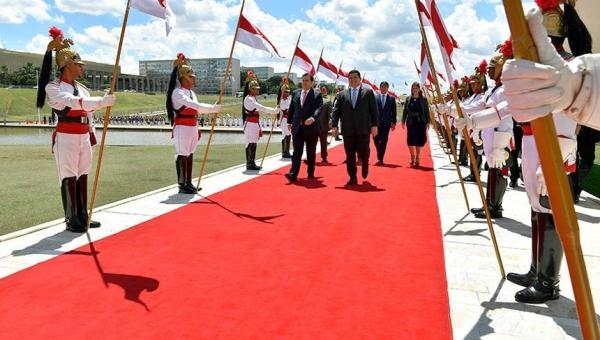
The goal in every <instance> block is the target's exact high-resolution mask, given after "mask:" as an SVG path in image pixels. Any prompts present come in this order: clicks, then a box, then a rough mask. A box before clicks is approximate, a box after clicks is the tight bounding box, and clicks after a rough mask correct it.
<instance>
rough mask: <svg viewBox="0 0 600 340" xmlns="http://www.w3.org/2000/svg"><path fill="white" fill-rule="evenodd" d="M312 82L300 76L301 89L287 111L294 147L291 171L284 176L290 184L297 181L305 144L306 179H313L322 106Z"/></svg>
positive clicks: (309, 78)
mask: <svg viewBox="0 0 600 340" xmlns="http://www.w3.org/2000/svg"><path fill="white" fill-rule="evenodd" d="M313 81H314V78H313V76H312V75H310V74H308V73H305V74H304V75H303V76H302V89H300V90H296V91H295V92H294V95H293V97H292V103H291V104H290V108H289V111H288V122H291V124H292V143H293V145H294V154H293V155H292V169H291V170H290V172H289V173H287V174H285V177H286V178H287V179H288V180H289V181H290V182H296V181H297V179H298V172H299V171H300V163H301V160H302V153H303V152H304V144H306V160H307V167H308V169H307V172H308V178H309V179H312V178H315V158H316V152H317V141H318V139H319V131H320V126H319V125H320V122H319V114H320V113H321V107H322V106H323V97H322V96H321V94H320V93H318V92H315V90H314V89H313V87H312V85H313Z"/></svg>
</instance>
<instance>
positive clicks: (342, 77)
mask: <svg viewBox="0 0 600 340" xmlns="http://www.w3.org/2000/svg"><path fill="white" fill-rule="evenodd" d="M338 71H339V73H338V83H340V84H346V85H348V84H349V83H350V82H349V80H348V77H350V75H349V74H348V72H346V71H344V70H342V69H339V70H338Z"/></svg>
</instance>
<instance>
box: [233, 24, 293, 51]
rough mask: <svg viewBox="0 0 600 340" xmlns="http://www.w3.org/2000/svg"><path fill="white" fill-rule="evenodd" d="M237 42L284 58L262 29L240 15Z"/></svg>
mask: <svg viewBox="0 0 600 340" xmlns="http://www.w3.org/2000/svg"><path fill="white" fill-rule="evenodd" d="M235 40H236V41H237V42H240V43H242V44H244V45H248V46H250V47H253V48H256V49H257V50H263V51H265V52H268V53H271V54H273V53H274V54H276V55H277V56H278V57H279V58H283V57H282V56H281V55H280V54H279V51H277V48H276V47H275V45H273V44H272V43H271V41H270V40H269V38H267V36H266V35H265V34H264V33H263V32H262V31H261V30H260V28H258V27H256V26H254V25H253V24H252V23H251V22H250V21H248V19H246V17H245V16H244V15H243V14H241V15H240V27H239V29H238V32H237V36H236V38H235Z"/></svg>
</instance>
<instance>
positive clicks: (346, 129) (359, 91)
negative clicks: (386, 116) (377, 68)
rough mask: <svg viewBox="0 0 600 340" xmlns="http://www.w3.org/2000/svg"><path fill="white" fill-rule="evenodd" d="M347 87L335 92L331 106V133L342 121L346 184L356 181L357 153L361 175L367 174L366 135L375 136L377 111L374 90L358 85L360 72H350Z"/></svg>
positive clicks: (367, 151) (367, 153) (336, 129)
mask: <svg viewBox="0 0 600 340" xmlns="http://www.w3.org/2000/svg"><path fill="white" fill-rule="evenodd" d="M348 81H349V83H350V87H349V88H348V89H346V90H344V91H343V92H341V93H340V94H339V95H338V98H337V101H336V102H335V106H334V108H333V119H332V125H333V134H334V135H337V134H338V123H339V122H340V121H341V122H342V136H344V150H345V151H346V170H347V171H348V175H349V176H350V179H349V180H348V183H346V185H354V184H357V183H358V181H357V179H356V155H357V154H358V157H359V158H360V161H361V163H362V178H363V179H366V178H367V176H368V175H369V153H370V150H369V134H371V135H372V136H373V137H375V136H377V125H378V123H379V110H378V109H377V102H376V99H375V95H374V94H373V91H371V90H369V89H363V88H362V87H361V85H362V80H361V77H360V72H358V71H357V70H352V71H350V72H349V77H348Z"/></svg>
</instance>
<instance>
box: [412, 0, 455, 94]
mask: <svg viewBox="0 0 600 340" xmlns="http://www.w3.org/2000/svg"><path fill="white" fill-rule="evenodd" d="M423 1H425V6H423V4H422V3H421V0H419V3H418V5H417V7H418V9H419V11H420V12H421V13H422V16H423V17H424V18H427V19H428V20H424V21H423V24H426V25H430V26H432V27H433V30H434V31H435V35H436V36H437V40H438V43H439V44H440V50H441V51H442V60H443V61H444V66H445V68H446V74H448V77H450V79H449V81H450V83H452V70H454V69H456V68H455V67H454V63H453V61H452V55H453V53H454V49H455V48H458V43H457V42H456V40H455V39H454V37H453V36H452V35H451V34H450V33H449V32H448V30H447V29H446V25H445V24H444V20H443V18H442V16H441V14H440V11H439V10H438V7H437V4H436V2H435V0H423ZM424 7H425V8H424ZM423 11H425V12H423ZM427 11H428V13H427Z"/></svg>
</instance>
